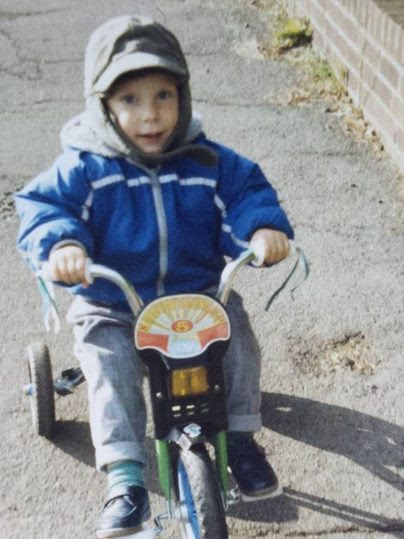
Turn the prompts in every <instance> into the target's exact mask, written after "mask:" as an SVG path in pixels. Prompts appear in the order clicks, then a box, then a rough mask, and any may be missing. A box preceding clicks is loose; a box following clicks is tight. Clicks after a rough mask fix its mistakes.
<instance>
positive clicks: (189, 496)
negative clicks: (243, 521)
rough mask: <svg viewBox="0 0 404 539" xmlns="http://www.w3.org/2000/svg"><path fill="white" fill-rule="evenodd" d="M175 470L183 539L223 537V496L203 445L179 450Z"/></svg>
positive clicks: (224, 537)
mask: <svg viewBox="0 0 404 539" xmlns="http://www.w3.org/2000/svg"><path fill="white" fill-rule="evenodd" d="M176 471H177V474H176V475H177V477H176V479H177V484H176V491H177V498H178V501H179V503H180V507H181V514H182V518H181V532H182V537H183V539H227V537H228V533H227V526H226V516H225V511H224V506H223V499H222V495H221V491H220V488H219V483H218V480H217V475H216V471H215V468H214V466H213V464H212V461H211V459H210V457H209V455H208V452H207V450H206V448H205V446H203V445H196V446H193V447H191V448H190V449H188V450H186V451H183V452H181V453H180V454H179V456H178V459H177V470H176Z"/></svg>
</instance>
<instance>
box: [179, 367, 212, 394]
mask: <svg viewBox="0 0 404 539" xmlns="http://www.w3.org/2000/svg"><path fill="white" fill-rule="evenodd" d="M208 391H209V384H208V372H207V370H206V368H205V367H191V368H188V369H176V370H174V371H172V372H171V394H172V395H173V397H188V396H191V395H202V394H204V393H207V392H208Z"/></svg>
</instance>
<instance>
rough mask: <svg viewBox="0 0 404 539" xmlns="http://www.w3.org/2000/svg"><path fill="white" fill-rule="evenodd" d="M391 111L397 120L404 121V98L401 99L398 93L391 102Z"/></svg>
mask: <svg viewBox="0 0 404 539" xmlns="http://www.w3.org/2000/svg"><path fill="white" fill-rule="evenodd" d="M391 112H392V114H393V116H394V118H396V120H398V121H401V123H404V122H403V118H404V99H401V98H400V97H398V96H397V95H396V96H394V98H393V101H392V104H391Z"/></svg>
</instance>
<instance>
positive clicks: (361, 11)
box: [354, 1, 369, 28]
mask: <svg viewBox="0 0 404 539" xmlns="http://www.w3.org/2000/svg"><path fill="white" fill-rule="evenodd" d="M356 6H357V8H356V10H355V13H354V16H355V18H356V19H357V21H358V22H359V24H360V25H361V26H363V27H364V28H365V27H366V21H367V20H368V17H369V2H363V1H362V2H361V1H359V2H357V3H356Z"/></svg>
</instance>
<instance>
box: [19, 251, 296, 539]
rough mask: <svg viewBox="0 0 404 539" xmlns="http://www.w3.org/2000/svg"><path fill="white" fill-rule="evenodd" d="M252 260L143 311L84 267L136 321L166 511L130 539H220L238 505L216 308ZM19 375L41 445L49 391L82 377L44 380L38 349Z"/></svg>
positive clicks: (98, 269) (128, 289) (221, 320)
mask: <svg viewBox="0 0 404 539" xmlns="http://www.w3.org/2000/svg"><path fill="white" fill-rule="evenodd" d="M262 259H263V256H262V252H261V251H260V249H259V248H257V249H255V250H254V251H253V250H251V249H248V250H246V251H244V252H243V253H242V254H241V255H240V256H239V257H238V258H237V259H235V260H233V261H230V262H229V263H228V264H227V265H226V266H225V268H224V270H223V272H222V275H221V279H220V284H219V286H218V289H217V292H216V294H214V296H212V295H209V294H203V293H190V294H176V295H169V296H162V297H158V298H157V299H155V300H154V301H152V302H150V303H148V304H146V305H144V304H143V301H142V299H141V297H140V296H139V295H138V293H137V292H136V290H135V289H134V288H133V286H132V285H131V284H130V283H129V282H128V281H127V280H126V279H125V278H124V277H123V276H122V275H120V274H119V273H117V272H116V271H114V270H112V269H110V268H107V267H105V266H101V265H98V264H93V263H91V262H89V264H88V265H87V270H86V271H87V275H86V280H87V281H88V282H89V283H91V282H92V281H93V280H94V279H99V278H102V279H107V280H109V281H111V282H113V283H114V284H115V285H116V286H118V287H119V288H120V289H121V290H122V291H123V293H124V295H125V297H126V300H127V302H128V304H129V306H130V308H131V310H132V311H133V314H134V315H135V319H136V323H135V327H134V345H135V348H136V350H137V352H138V354H139V356H140V358H141V360H142V361H143V363H144V366H145V368H146V371H147V373H148V380H149V389H150V400H151V404H152V414H153V422H154V431H155V439H156V440H155V444H156V457H157V464H158V475H159V480H160V485H161V490H162V493H163V495H164V497H165V500H166V507H167V510H166V512H165V513H163V514H161V515H159V516H157V517H156V518H155V519H154V526H152V527H149V528H143V529H142V530H140V531H139V532H138V533H136V534H132V535H130V537H136V538H137V539H141V538H146V537H155V536H157V535H159V534H160V533H161V532H162V531H163V522H164V520H166V519H176V520H178V521H179V524H180V528H181V534H182V537H184V538H192V539H203V538H211V539H224V538H226V537H228V532H227V526H226V518H225V512H226V510H227V508H228V507H229V506H230V505H231V504H234V503H236V502H237V501H239V499H240V493H239V491H238V489H237V487H236V488H229V479H228V469H227V449H226V429H227V417H226V405H225V390H224V375H223V356H224V354H225V352H226V350H227V347H228V344H229V340H230V337H231V327H230V320H229V317H228V314H227V312H226V309H225V305H226V302H227V299H228V296H229V293H230V290H231V285H232V281H233V278H234V276H235V274H236V272H237V271H238V270H239V269H240V268H241V267H243V266H244V265H246V264H249V263H252V264H255V265H261V263H262ZM295 268H296V265H295ZM295 268H294V269H295ZM47 271H48V270H47V268H46V267H44V268H43V270H42V271H41V274H40V279H41V280H42V282H41V286H42V288H43V289H45V290H46V289H47V288H46V277H47ZM288 279H289V278H288ZM276 294H277V292H276V293H275V295H276ZM52 301H53V300H52ZM28 370H29V384H28V385H26V386H25V388H24V391H25V394H26V395H28V396H29V397H30V403H31V412H32V419H33V425H34V429H35V432H36V433H37V434H38V435H40V436H45V437H47V438H50V437H51V436H52V433H53V430H54V426H55V399H54V395H55V393H56V394H57V395H60V396H65V395H69V394H71V393H73V391H74V389H75V388H76V387H77V386H78V385H79V384H80V383H82V382H83V381H84V377H83V374H82V372H81V369H80V368H79V367H76V368H71V369H67V370H65V371H63V372H62V373H61V376H60V377H59V378H57V379H56V380H55V381H53V377H52V366H51V359H50V354H49V350H48V347H47V346H46V344H45V343H43V342H35V343H32V344H30V345H29V346H28ZM210 448H213V449H210ZM212 453H213V454H214V458H212V457H213V455H212ZM211 455H212V456H211Z"/></svg>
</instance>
